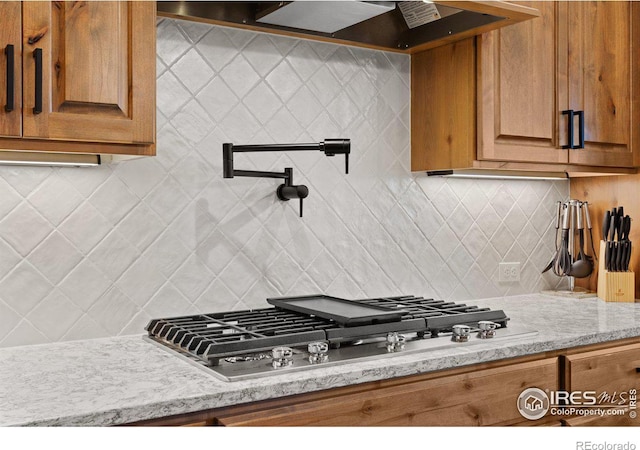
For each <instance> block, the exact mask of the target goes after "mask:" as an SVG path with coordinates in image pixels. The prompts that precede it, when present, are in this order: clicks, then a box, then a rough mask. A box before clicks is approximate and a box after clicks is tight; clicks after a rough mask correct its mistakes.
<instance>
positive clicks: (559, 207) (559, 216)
mask: <svg viewBox="0 0 640 450" xmlns="http://www.w3.org/2000/svg"><path fill="white" fill-rule="evenodd" d="M561 220H562V202H561V201H559V200H558V201H557V202H556V241H555V244H556V253H555V254H554V255H553V257H552V258H551V261H549V264H547V265H546V266H545V268H544V269H543V270H542V273H545V272H547V271H548V270H550V269H551V268H552V267H553V262H554V261H555V258H556V255H557V253H558V248H559V247H560V242H559V234H560V233H559V230H560V221H561Z"/></svg>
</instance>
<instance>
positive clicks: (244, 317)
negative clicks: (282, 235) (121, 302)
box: [145, 295, 537, 381]
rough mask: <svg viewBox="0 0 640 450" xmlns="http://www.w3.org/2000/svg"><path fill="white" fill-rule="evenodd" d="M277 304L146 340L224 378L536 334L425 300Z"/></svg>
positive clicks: (199, 319) (164, 328) (499, 317)
mask: <svg viewBox="0 0 640 450" xmlns="http://www.w3.org/2000/svg"><path fill="white" fill-rule="evenodd" d="M267 301H268V302H269V303H271V304H273V305H276V306H275V307H270V308H262V309H255V310H246V311H230V312H221V313H211V314H197V315H192V316H183V317H173V318H165V319H153V320H151V321H150V322H149V324H148V325H147V327H146V330H147V332H148V337H145V339H149V340H151V341H152V342H154V343H157V344H159V345H161V346H162V348H165V349H167V350H169V351H171V352H173V353H175V354H177V355H180V356H181V357H183V358H186V359H187V360H188V361H190V362H192V363H194V364H196V365H197V366H199V367H202V368H205V369H206V370H208V371H210V372H212V373H213V374H215V375H216V376H218V377H219V378H221V379H223V380H225V381H235V380H242V379H249V378H257V377H264V376H270V375H277V374H280V373H290V372H292V371H299V370H307V369H313V368H317V367H319V366H322V367H327V366H331V365H338V364H346V363H350V362H356V361H364V360H370V359H381V358H389V357H394V356H397V355H399V354H410V353H418V352H424V351H430V350H436V349H443V348H446V347H450V346H468V345H474V344H478V343H487V342H493V341H495V340H500V341H504V340H506V339H515V338H520V337H525V336H534V335H536V334H537V332H536V331H533V330H529V329H527V328H525V327H522V326H520V325H513V324H509V326H508V327H507V322H508V321H509V318H508V317H507V316H506V315H505V313H504V312H503V311H502V310H490V309H488V308H479V307H477V306H469V305H465V304H460V303H453V302H445V301H442V300H433V299H425V298H423V297H414V296H399V297H382V298H373V299H366V300H358V301H350V300H344V299H338V298H335V297H329V296H325V295H312V296H304V297H286V298H273V299H268V300H267Z"/></svg>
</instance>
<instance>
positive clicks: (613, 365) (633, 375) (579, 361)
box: [565, 344, 640, 393]
mask: <svg viewBox="0 0 640 450" xmlns="http://www.w3.org/2000/svg"><path fill="white" fill-rule="evenodd" d="M565 364H566V365H565V370H566V386H567V390H572V391H576V390H584V391H597V392H602V391H606V392H608V393H612V392H618V393H619V392H622V391H628V390H629V389H631V388H636V389H638V388H640V373H638V372H637V371H636V369H637V368H640V344H632V345H625V346H622V347H616V348H612V349H606V350H596V351H592V352H584V353H580V354H577V355H570V356H567V357H566V363H565Z"/></svg>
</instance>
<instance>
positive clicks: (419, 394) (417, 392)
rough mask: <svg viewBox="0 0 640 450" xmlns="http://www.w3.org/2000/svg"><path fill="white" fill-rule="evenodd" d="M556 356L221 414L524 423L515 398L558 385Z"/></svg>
mask: <svg viewBox="0 0 640 450" xmlns="http://www.w3.org/2000/svg"><path fill="white" fill-rule="evenodd" d="M557 370H558V363H557V358H550V359H544V360H540V361H533V362H526V363H521V364H513V365H508V366H504V367H498V368H493V369H485V370H477V371H473V372H468V373H463V374H459V375H453V376H451V375H449V376H441V377H439V378H433V379H427V380H420V379H419V377H418V379H416V378H415V377H411V378H409V379H408V381H407V382H406V383H404V384H399V385H392V386H388V387H384V384H382V386H380V383H371V384H370V386H369V387H368V388H364V390H363V391H361V392H355V393H352V394H346V395H339V396H335V397H332V398H322V399H318V400H309V401H306V402H302V403H294V404H291V405H286V406H280V407H276V408H268V409H262V410H256V411H253V412H244V413H238V414H233V413H232V414H228V415H222V416H220V417H218V418H217V420H218V423H219V424H220V425H225V426H284V425H286V426H387V425H393V426H413V425H416V426H472V425H502V424H504V425H507V424H513V423H516V422H522V421H524V419H523V417H522V416H521V415H520V413H519V412H518V410H517V407H516V402H517V399H518V396H519V395H520V393H521V392H522V391H523V390H524V389H525V388H527V387H538V388H541V389H557V388H558V377H557Z"/></svg>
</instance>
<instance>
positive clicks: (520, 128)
mask: <svg viewBox="0 0 640 450" xmlns="http://www.w3.org/2000/svg"><path fill="white" fill-rule="evenodd" d="M520 3H521V4H523V5H526V6H530V7H533V8H536V9H538V10H539V11H540V13H541V16H540V17H537V18H535V19H532V20H529V21H526V22H522V23H519V24H516V25H513V26H510V27H506V28H504V29H501V30H497V31H494V32H491V33H485V34H484V35H482V36H481V37H479V38H478V127H479V137H478V159H480V160H500V161H522V162H543V163H567V162H568V152H567V150H563V149H562V148H561V146H562V145H561V144H560V142H565V143H566V139H567V137H566V129H567V127H566V126H563V127H560V124H561V123H564V121H565V120H566V119H564V120H562V119H561V113H560V112H561V111H562V110H564V109H566V103H567V98H566V90H563V89H558V88H557V87H558V86H557V84H556V83H557V82H558V81H559V80H560V79H561V78H562V77H559V76H558V75H557V74H558V73H563V72H565V73H566V51H564V52H563V51H558V47H559V45H560V42H565V39H564V38H563V37H561V36H560V35H559V33H560V30H559V29H558V21H557V15H558V11H557V10H558V3H557V2H546V1H537V2H520Z"/></svg>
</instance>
